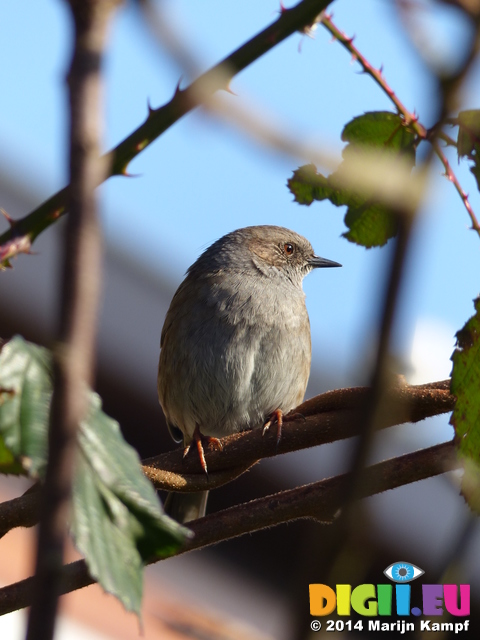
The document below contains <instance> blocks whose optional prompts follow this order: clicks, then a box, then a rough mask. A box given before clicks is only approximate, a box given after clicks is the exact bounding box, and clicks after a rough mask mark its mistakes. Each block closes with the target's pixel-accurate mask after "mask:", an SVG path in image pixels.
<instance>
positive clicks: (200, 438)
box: [183, 424, 223, 476]
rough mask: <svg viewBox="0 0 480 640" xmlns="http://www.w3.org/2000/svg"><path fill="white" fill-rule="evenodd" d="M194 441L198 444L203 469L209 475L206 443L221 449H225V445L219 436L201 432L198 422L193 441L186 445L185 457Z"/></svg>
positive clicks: (207, 445) (208, 445)
mask: <svg viewBox="0 0 480 640" xmlns="http://www.w3.org/2000/svg"><path fill="white" fill-rule="evenodd" d="M192 442H195V444H196V446H197V451H198V457H199V458H200V464H201V466H202V469H203V470H204V472H205V475H206V476H208V468H207V461H206V460H205V450H204V445H205V446H206V447H210V448H212V447H213V448H214V449H219V450H220V451H221V450H222V449H223V445H222V443H221V441H220V440H219V439H218V438H213V437H212V436H204V435H203V434H202V433H200V428H199V426H198V424H197V425H196V426H195V431H194V432H193V437H192V440H191V442H190V443H189V444H188V445H187V446H186V447H185V449H184V451H183V457H184V458H185V456H186V455H187V454H188V452H189V451H190V447H191V446H192Z"/></svg>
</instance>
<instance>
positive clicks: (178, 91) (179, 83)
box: [173, 76, 183, 98]
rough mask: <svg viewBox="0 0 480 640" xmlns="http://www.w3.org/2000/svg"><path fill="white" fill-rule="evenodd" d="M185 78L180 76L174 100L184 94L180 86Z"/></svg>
mask: <svg viewBox="0 0 480 640" xmlns="http://www.w3.org/2000/svg"><path fill="white" fill-rule="evenodd" d="M182 80H183V76H180V78H179V80H178V82H177V86H176V87H175V91H174V92H173V98H176V97H177V96H178V95H179V94H180V93H182V89H180V85H181V84H182Z"/></svg>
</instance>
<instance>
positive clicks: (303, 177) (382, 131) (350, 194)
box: [287, 111, 416, 248]
mask: <svg viewBox="0 0 480 640" xmlns="http://www.w3.org/2000/svg"><path fill="white" fill-rule="evenodd" d="M342 140H343V141H345V142H347V143H348V144H347V146H346V147H345V149H344V150H343V154H342V155H343V162H342V164H341V165H340V166H339V168H338V169H337V171H335V172H334V173H332V174H331V175H330V176H328V177H325V176H323V175H322V174H321V173H318V172H317V170H316V167H315V165H313V164H309V165H304V166H302V167H299V169H297V170H296V171H294V173H293V176H292V178H290V179H289V180H288V182H287V184H288V187H289V189H290V191H291V192H292V193H293V195H294V199H295V201H296V202H298V203H300V204H305V205H310V204H311V203H312V202H313V201H314V200H327V199H328V200H330V202H331V203H332V204H334V205H335V206H337V207H340V206H343V205H346V206H347V213H346V215H345V224H346V225H347V227H348V231H347V232H346V233H344V237H346V238H347V239H348V240H350V241H351V242H355V243H357V244H360V245H362V246H364V247H368V248H370V247H375V246H382V245H384V244H385V243H386V242H387V241H388V240H389V239H390V238H392V237H393V236H395V235H396V233H397V222H396V218H395V216H394V215H393V213H392V212H391V211H390V210H389V209H388V208H387V207H386V206H384V205H382V204H380V203H378V202H375V200H374V198H373V194H372V195H369V194H368V193H365V191H362V193H358V192H354V191H352V190H351V189H346V188H345V187H344V186H343V185H344V184H345V180H344V179H343V174H344V173H348V172H349V171H350V169H349V163H351V162H352V160H356V161H358V157H359V155H360V157H361V154H362V153H364V152H365V150H375V151H376V152H377V153H384V154H386V155H388V157H389V158H391V157H392V156H393V157H396V156H397V157H398V156H400V155H401V156H402V157H406V158H408V160H409V162H410V164H411V166H412V167H413V166H414V164H415V144H416V136H415V133H414V131H413V130H412V129H410V128H408V127H407V126H406V125H405V122H404V121H403V120H402V118H401V117H400V116H398V115H397V114H395V113H391V112H389V111H376V112H371V113H365V114H364V115H362V116H358V117H357V118H354V119H353V120H351V121H350V122H349V123H348V124H347V125H346V126H345V128H344V129H343V132H342Z"/></svg>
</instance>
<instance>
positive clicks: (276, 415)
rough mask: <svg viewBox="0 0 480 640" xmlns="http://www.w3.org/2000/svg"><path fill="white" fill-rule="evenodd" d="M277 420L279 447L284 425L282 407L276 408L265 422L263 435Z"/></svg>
mask: <svg viewBox="0 0 480 640" xmlns="http://www.w3.org/2000/svg"><path fill="white" fill-rule="evenodd" d="M275 422H276V423H277V444H276V445H275V446H276V447H278V444H279V442H280V440H281V438H282V427H283V411H281V409H276V410H275V411H274V412H273V413H272V414H271V415H270V417H269V418H268V420H267V422H265V424H264V425H263V431H262V436H264V435H265V434H266V432H267V431H268V430H269V429H270V427H271V426H272V424H274V423H275Z"/></svg>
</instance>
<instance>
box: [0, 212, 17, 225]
mask: <svg viewBox="0 0 480 640" xmlns="http://www.w3.org/2000/svg"><path fill="white" fill-rule="evenodd" d="M0 213H1V214H2V216H3V217H4V218H5V220H6V221H7V222H8V224H9V225H10V228H11V229H13V227H14V226H15V225H16V224H17V223H16V221H15V220H14V219H13V218H11V217H10V216H9V215H8V213H7V212H6V211H5V209H1V208H0Z"/></svg>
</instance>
